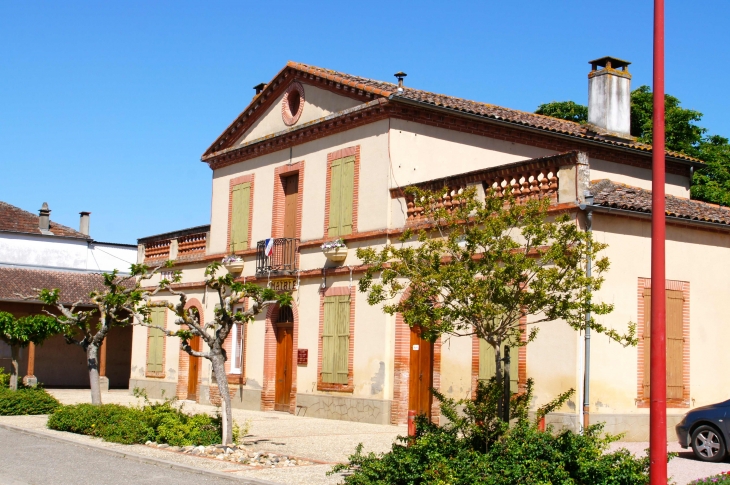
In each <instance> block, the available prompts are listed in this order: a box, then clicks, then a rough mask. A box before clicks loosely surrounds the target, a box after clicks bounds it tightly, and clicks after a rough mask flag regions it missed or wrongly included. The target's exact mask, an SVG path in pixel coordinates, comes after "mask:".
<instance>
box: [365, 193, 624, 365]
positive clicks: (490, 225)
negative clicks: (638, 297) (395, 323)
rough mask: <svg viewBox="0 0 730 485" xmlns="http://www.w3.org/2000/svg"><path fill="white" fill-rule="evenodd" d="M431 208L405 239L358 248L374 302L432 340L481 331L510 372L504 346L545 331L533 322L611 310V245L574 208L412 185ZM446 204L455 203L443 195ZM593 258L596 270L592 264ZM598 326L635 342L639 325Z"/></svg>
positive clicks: (579, 325)
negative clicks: (578, 219) (607, 277)
mask: <svg viewBox="0 0 730 485" xmlns="http://www.w3.org/2000/svg"><path fill="white" fill-rule="evenodd" d="M406 191H407V192H409V193H411V194H412V195H413V197H414V200H416V201H420V202H419V205H421V206H423V210H424V215H425V216H426V218H427V224H426V225H425V226H424V227H423V228H422V229H420V230H418V231H411V230H406V231H405V232H404V233H403V235H402V236H401V238H400V244H397V245H393V244H388V245H386V246H385V247H383V248H382V249H376V248H374V247H369V248H359V249H358V250H357V256H358V258H360V259H361V260H362V262H363V264H364V265H366V267H367V269H366V272H365V275H364V276H363V278H361V280H360V282H359V288H360V291H362V292H367V293H368V303H369V304H371V305H377V304H382V305H383V310H384V311H385V312H386V313H388V314H395V313H400V314H401V315H402V316H403V320H404V321H405V323H407V324H408V325H409V326H411V327H413V326H416V325H419V326H421V328H422V329H423V335H424V337H425V338H427V339H430V340H435V339H436V338H437V337H438V336H440V335H442V334H448V335H476V336H477V337H479V338H481V339H484V340H485V341H486V342H487V343H488V344H489V345H491V346H492V348H493V349H494V351H495V359H496V369H497V377H498V379H501V363H500V347H501V346H502V344H507V345H510V346H521V345H525V344H526V342H529V341H531V340H532V339H534V338H535V336H536V334H537V328H538V327H537V326H533V327H532V330H531V331H530V332H528V331H527V329H526V328H525V325H524V320H523V317H527V316H531V317H532V318H531V320H530V324H533V325H534V324H540V323H543V322H550V321H555V320H563V321H565V322H567V324H568V325H570V326H571V327H573V328H575V329H583V328H585V325H586V320H585V316H586V312H587V311H590V313H591V315H604V314H606V313H609V312H610V311H612V309H613V307H612V305H608V304H605V303H596V302H595V301H594V300H593V299H592V298H591V295H592V293H593V292H594V291H597V290H599V289H600V288H601V284H602V282H603V277H602V273H603V272H604V271H606V270H607V269H608V266H609V262H608V259H607V258H605V257H599V252H600V251H601V250H602V249H604V248H605V247H606V245H605V244H603V243H600V242H596V241H592V236H591V233H590V232H586V231H583V230H581V229H580V228H579V227H578V226H577V225H576V224H575V221H574V220H571V219H570V218H569V217H568V216H567V215H565V214H563V215H558V216H557V217H554V216H553V215H549V214H548V207H549V203H550V200H549V199H548V198H543V199H541V200H539V199H531V200H529V201H526V202H524V201H520V202H519V203H518V202H517V201H516V200H514V199H512V198H511V197H509V195H508V196H507V197H506V198H504V197H497V196H495V195H494V194H493V193H488V194H487V195H486V197H485V198H484V200H480V199H479V198H478V197H477V196H476V192H475V190H474V189H468V190H466V191H464V192H463V193H461V194H458V193H455V194H450V193H449V194H448V197H445V196H446V195H447V192H446V189H444V190H442V191H439V192H429V191H422V190H419V189H416V188H412V187H411V188H408V189H406ZM507 192H508V193H509V190H507ZM444 201H447V203H446V204H444V203H443V202H444ZM587 258H591V259H592V260H593V261H594V265H595V266H594V268H595V270H594V273H593V276H588V275H587V274H586V271H585V267H586V264H585V263H586V259H587ZM590 323H591V327H592V328H593V329H594V331H596V332H599V333H604V334H606V335H608V336H609V337H610V338H612V339H614V340H616V341H619V342H621V343H623V344H633V343H635V336H634V330H635V328H634V325H633V324H630V325H629V327H628V333H626V334H620V333H619V332H617V331H616V330H613V329H609V328H606V327H604V326H602V325H601V324H600V323H599V322H597V321H595V320H593V319H592V320H591V322H590Z"/></svg>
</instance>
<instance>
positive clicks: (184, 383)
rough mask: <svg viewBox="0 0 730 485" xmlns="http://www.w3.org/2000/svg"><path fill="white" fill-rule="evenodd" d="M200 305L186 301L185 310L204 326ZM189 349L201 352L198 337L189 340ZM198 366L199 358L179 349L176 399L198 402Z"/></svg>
mask: <svg viewBox="0 0 730 485" xmlns="http://www.w3.org/2000/svg"><path fill="white" fill-rule="evenodd" d="M201 308H202V305H201V304H200V302H199V301H198V300H197V299H196V298H191V299H190V300H188V303H187V305H186V308H185V309H186V310H188V309H192V311H193V313H194V314H195V315H196V316H197V317H198V323H199V324H200V325H201V326H202V325H205V321H204V320H205V318H204V316H203V313H202V312H201V311H200V310H201ZM190 347H191V348H192V349H193V350H198V351H200V350H202V349H203V342H202V339H201V338H200V336H196V337H193V338H192V339H190ZM200 366H201V358H200V357H193V356H192V355H190V354H188V353H187V352H185V351H184V350H182V349H180V357H179V359H178V381H177V392H176V394H177V397H178V399H189V400H191V401H197V400H198V397H199V396H198V393H199V390H200Z"/></svg>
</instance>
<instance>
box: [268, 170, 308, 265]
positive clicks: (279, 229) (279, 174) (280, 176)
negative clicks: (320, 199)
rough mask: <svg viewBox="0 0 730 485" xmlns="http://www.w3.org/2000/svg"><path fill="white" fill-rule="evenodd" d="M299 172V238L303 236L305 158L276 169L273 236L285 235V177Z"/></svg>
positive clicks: (272, 222)
mask: <svg viewBox="0 0 730 485" xmlns="http://www.w3.org/2000/svg"><path fill="white" fill-rule="evenodd" d="M297 172H298V173H299V186H298V188H297V192H298V195H297V227H296V231H297V236H296V237H297V238H298V239H299V238H301V237H302V201H303V200H304V160H300V161H299V162H296V163H292V164H291V165H281V166H279V167H276V169H275V170H274V207H273V209H272V214H271V237H283V236H284V209H285V207H284V203H285V201H286V196H285V194H284V179H285V178H286V177H288V176H290V175H294V174H296V173H297ZM298 262H299V251H298V250H297V263H298Z"/></svg>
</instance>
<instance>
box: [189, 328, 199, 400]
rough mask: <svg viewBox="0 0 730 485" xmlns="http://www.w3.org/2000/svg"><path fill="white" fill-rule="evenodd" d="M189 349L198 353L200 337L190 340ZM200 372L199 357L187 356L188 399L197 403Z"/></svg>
mask: <svg viewBox="0 0 730 485" xmlns="http://www.w3.org/2000/svg"><path fill="white" fill-rule="evenodd" d="M190 347H191V348H192V349H193V350H197V351H200V335H197V336H195V337H193V338H192V339H191V340H190ZM199 372H200V357H193V356H192V355H188V397H187V398H188V399H190V400H191V401H197V400H198V399H197V398H198V374H199Z"/></svg>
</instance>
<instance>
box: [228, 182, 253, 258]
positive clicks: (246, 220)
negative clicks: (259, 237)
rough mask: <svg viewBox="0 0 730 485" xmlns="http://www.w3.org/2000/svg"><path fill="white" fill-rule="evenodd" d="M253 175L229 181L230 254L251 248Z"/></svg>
mask: <svg viewBox="0 0 730 485" xmlns="http://www.w3.org/2000/svg"><path fill="white" fill-rule="evenodd" d="M252 204H253V175H245V176H242V177H236V178H234V179H232V180H231V181H230V195H229V221H228V250H229V251H230V252H231V253H236V252H240V251H245V250H246V249H249V248H250V247H251V222H252V216H253V212H252V210H251V208H252Z"/></svg>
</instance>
